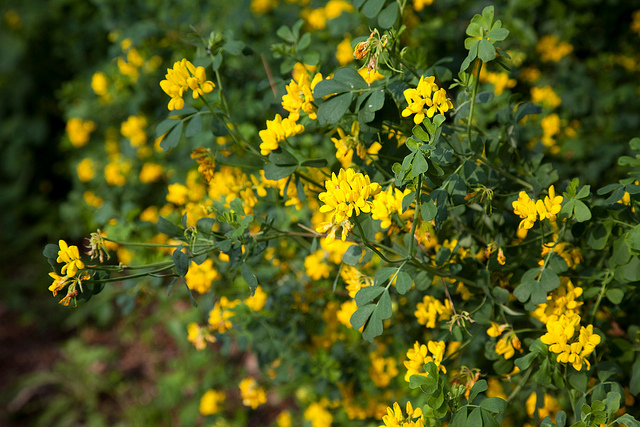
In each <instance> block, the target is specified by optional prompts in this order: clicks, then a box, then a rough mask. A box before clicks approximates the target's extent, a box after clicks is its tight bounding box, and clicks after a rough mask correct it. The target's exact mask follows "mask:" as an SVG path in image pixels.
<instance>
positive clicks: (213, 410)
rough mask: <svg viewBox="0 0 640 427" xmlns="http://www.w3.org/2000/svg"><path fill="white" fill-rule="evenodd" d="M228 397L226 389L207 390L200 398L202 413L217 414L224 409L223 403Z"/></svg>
mask: <svg viewBox="0 0 640 427" xmlns="http://www.w3.org/2000/svg"><path fill="white" fill-rule="evenodd" d="M226 398H227V396H226V394H225V393H224V391H216V390H207V392H206V393H205V394H203V395H202V397H201V398H200V413H201V414H202V415H213V414H217V413H218V412H220V411H221V410H222V406H221V403H222V402H224V401H225V399H226Z"/></svg>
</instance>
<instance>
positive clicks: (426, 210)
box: [420, 194, 438, 221]
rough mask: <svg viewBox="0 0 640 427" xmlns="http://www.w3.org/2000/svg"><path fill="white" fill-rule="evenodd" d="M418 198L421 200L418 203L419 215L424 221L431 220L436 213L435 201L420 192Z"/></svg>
mask: <svg viewBox="0 0 640 427" xmlns="http://www.w3.org/2000/svg"><path fill="white" fill-rule="evenodd" d="M420 198H421V202H422V203H421V204H420V215H421V216H422V219H423V220H425V221H431V220H433V219H434V218H435V217H436V214H437V213H438V207H437V206H436V204H435V201H434V200H432V199H431V197H430V196H429V195H427V194H422V195H421V197H420Z"/></svg>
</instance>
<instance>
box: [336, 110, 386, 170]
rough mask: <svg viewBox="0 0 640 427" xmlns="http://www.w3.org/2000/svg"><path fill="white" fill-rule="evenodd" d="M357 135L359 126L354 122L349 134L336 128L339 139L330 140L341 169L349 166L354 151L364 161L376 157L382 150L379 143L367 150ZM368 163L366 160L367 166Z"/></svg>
mask: <svg viewBox="0 0 640 427" xmlns="http://www.w3.org/2000/svg"><path fill="white" fill-rule="evenodd" d="M359 133H360V125H358V121H354V122H353V124H352V125H351V133H350V134H346V133H345V132H344V131H343V130H342V128H338V136H339V138H331V141H332V142H333V144H334V145H335V147H336V159H338V161H339V162H340V164H341V165H342V167H343V168H348V167H349V166H351V162H352V160H353V153H354V151H355V153H356V154H357V155H358V157H359V158H361V159H363V160H364V159H365V158H367V157H369V158H371V157H376V155H377V154H378V151H380V149H381V148H382V145H380V143H379V142H374V143H373V144H371V146H370V147H369V148H368V149H367V148H366V147H365V145H364V143H363V142H362V141H361V140H360V138H359V137H358V135H359ZM370 162H371V161H370V160H369V159H368V160H367V164H369V163H370Z"/></svg>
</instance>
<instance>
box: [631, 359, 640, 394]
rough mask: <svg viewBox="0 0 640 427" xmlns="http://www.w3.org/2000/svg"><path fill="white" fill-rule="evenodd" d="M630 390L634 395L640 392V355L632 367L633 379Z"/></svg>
mask: <svg viewBox="0 0 640 427" xmlns="http://www.w3.org/2000/svg"><path fill="white" fill-rule="evenodd" d="M629 391H630V392H631V394H633V395H634V396H637V395H638V393H640V356H638V358H637V359H636V361H635V363H634V364H633V368H632V369H631V380H630V381H629Z"/></svg>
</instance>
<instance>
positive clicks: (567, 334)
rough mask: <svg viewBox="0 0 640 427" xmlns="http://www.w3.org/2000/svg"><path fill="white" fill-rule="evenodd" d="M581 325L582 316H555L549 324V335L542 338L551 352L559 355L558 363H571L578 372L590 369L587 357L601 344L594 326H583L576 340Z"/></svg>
mask: <svg viewBox="0 0 640 427" xmlns="http://www.w3.org/2000/svg"><path fill="white" fill-rule="evenodd" d="M579 325H580V316H579V315H577V314H570V315H565V314H562V315H561V316H560V317H557V318H556V317H555V316H554V317H552V318H550V319H549V321H548V322H547V333H546V334H544V335H543V336H542V337H540V340H541V341H542V342H543V343H544V344H547V345H548V346H549V351H551V352H552V353H557V354H558V357H557V358H556V360H557V361H558V362H560V363H571V364H572V366H573V368H574V369H575V370H576V371H580V370H581V369H582V366H583V365H586V366H587V369H590V367H591V364H590V363H589V361H588V360H587V357H589V355H590V354H591V353H592V352H593V350H594V349H595V347H596V346H597V345H598V344H600V336H599V335H597V334H594V333H593V325H589V326H587V327H586V328H585V327H584V326H582V327H581V329H580V333H579V336H578V337H577V339H576V338H575V337H574V335H575V332H576V329H577V327H578V326H579Z"/></svg>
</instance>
